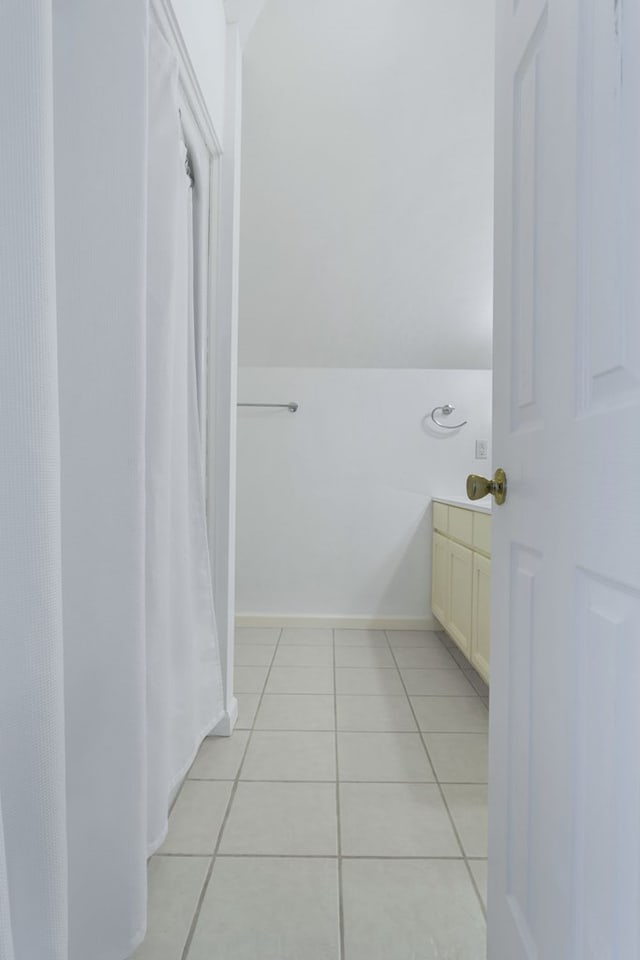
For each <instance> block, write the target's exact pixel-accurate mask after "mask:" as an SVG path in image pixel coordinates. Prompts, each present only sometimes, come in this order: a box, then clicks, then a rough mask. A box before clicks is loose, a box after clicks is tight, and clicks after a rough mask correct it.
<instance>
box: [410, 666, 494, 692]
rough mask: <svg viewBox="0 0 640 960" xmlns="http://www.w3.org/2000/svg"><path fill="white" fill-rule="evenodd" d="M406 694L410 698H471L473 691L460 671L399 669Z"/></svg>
mask: <svg viewBox="0 0 640 960" xmlns="http://www.w3.org/2000/svg"><path fill="white" fill-rule="evenodd" d="M400 673H401V674H402V679H403V680H404V682H405V685H406V688H407V693H409V694H410V695H411V696H414V695H415V696H437V697H472V696H473V695H474V694H475V690H474V689H473V687H472V686H471V684H470V683H469V681H468V680H467V679H466V677H465V675H464V674H463V672H462V670H420V669H413V668H411V667H408V668H406V669H401V670H400Z"/></svg>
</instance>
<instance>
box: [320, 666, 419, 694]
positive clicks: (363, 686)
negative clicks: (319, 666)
mask: <svg viewBox="0 0 640 960" xmlns="http://www.w3.org/2000/svg"><path fill="white" fill-rule="evenodd" d="M336 693H340V694H342V693H352V694H359V695H361V696H362V695H367V694H369V695H370V694H375V695H378V696H379V695H382V694H401V693H404V688H403V686H402V682H401V680H400V677H399V675H398V671H397V670H390V669H389V668H385V667H382V668H367V667H337V668H336Z"/></svg>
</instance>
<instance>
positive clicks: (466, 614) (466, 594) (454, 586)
mask: <svg viewBox="0 0 640 960" xmlns="http://www.w3.org/2000/svg"><path fill="white" fill-rule="evenodd" d="M472 586H473V553H472V551H471V550H469V549H468V548H467V547H462V546H460V544H458V543H452V542H450V543H449V620H448V622H447V623H446V624H445V626H446V628H447V631H448V632H449V634H450V635H451V637H452V638H453V639H454V640H455V642H456V643H457V644H458V646H459V647H460V649H461V650H462V652H463V653H464V655H465V656H466V657H468V658H469V659H471V611H472Z"/></svg>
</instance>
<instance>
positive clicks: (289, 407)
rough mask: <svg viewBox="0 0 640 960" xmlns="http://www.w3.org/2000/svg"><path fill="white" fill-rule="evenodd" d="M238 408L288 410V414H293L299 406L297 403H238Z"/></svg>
mask: <svg viewBox="0 0 640 960" xmlns="http://www.w3.org/2000/svg"><path fill="white" fill-rule="evenodd" d="M238 406H239V407H271V408H273V409H278V410H288V411H289V413H295V412H296V411H297V409H298V406H299V404H297V403H239V404H238Z"/></svg>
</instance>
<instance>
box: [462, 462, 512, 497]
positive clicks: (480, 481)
mask: <svg viewBox="0 0 640 960" xmlns="http://www.w3.org/2000/svg"><path fill="white" fill-rule="evenodd" d="M489 493H490V494H491V495H492V497H493V498H494V500H495V501H496V503H497V504H498V505H500V504H503V503H504V502H505V500H506V499H507V475H506V473H505V472H504V470H503V469H502V467H498V469H497V470H496V472H495V474H494V476H493V480H487V478H486V477H479V476H478V475H477V474H476V473H470V474H469V476H468V477H467V496H468V497H469V500H481V499H482V498H483V497H486V496H487V494H489Z"/></svg>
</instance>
